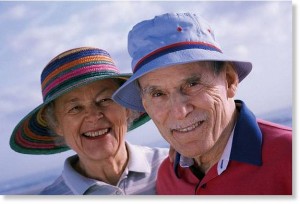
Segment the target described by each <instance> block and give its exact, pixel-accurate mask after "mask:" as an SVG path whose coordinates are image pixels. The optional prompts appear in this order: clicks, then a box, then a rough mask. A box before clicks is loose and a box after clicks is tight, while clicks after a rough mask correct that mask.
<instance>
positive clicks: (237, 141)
mask: <svg viewBox="0 0 300 204" xmlns="http://www.w3.org/2000/svg"><path fill="white" fill-rule="evenodd" d="M235 102H236V107H237V109H238V110H239V116H238V119H237V122H236V125H235V128H234V130H233V131H232V133H231V136H230V137H229V140H228V142H227V145H226V147H225V149H224V152H223V154H222V157H221V159H220V160H219V162H218V167H217V168H218V174H219V175H220V174H221V173H222V172H223V171H224V170H225V169H226V168H227V165H228V162H229V160H236V161H240V162H244V163H250V164H253V165H258V166H259V165H261V163H262V160H261V154H262V153H261V148H262V133H261V130H260V128H259V126H258V124H257V121H256V117H255V116H254V114H253V113H252V112H251V111H250V110H249V109H248V107H247V106H246V105H245V103H244V102H243V101H241V100H236V101H235ZM193 164H194V161H193V159H191V158H188V157H184V156H182V155H180V154H179V153H177V154H176V158H175V162H174V170H175V174H176V175H177V176H178V171H177V166H178V165H180V166H181V167H184V168H187V167H189V166H191V165H193Z"/></svg>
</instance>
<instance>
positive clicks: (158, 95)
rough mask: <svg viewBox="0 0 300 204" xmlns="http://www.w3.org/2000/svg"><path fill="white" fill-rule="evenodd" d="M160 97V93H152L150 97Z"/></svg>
mask: <svg viewBox="0 0 300 204" xmlns="http://www.w3.org/2000/svg"><path fill="white" fill-rule="evenodd" d="M162 95H163V93H162V92H154V93H151V96H152V97H160V96H162Z"/></svg>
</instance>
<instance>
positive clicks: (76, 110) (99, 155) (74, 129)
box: [55, 79, 128, 160]
mask: <svg viewBox="0 0 300 204" xmlns="http://www.w3.org/2000/svg"><path fill="white" fill-rule="evenodd" d="M118 87H119V85H118V84H117V83H116V82H115V81H113V80H112V79H105V80H101V81H97V82H93V83H91V84H88V85H86V86H83V87H79V88H77V89H75V90H73V91H71V92H69V93H67V94H64V95H63V96H61V97H59V98H58V99H56V101H55V115H56V117H57V122H58V125H57V128H56V133H57V134H59V135H61V136H63V137H64V138H65V141H66V143H67V145H68V146H69V147H70V148H71V149H73V150H74V151H75V152H76V153H77V154H78V155H79V157H80V158H81V159H88V160H104V159H109V158H114V157H115V155H116V154H117V153H118V152H119V151H120V150H121V148H124V146H125V134H126V132H127V117H128V111H127V110H126V109H125V108H123V107H121V106H119V105H118V104H116V103H115V102H114V101H113V100H112V99H111V96H112V94H113V93H114V92H115V91H116V90H117V88H118Z"/></svg>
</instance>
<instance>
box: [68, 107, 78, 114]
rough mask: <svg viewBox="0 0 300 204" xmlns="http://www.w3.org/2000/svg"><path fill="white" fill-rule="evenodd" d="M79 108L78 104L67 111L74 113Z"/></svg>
mask: <svg viewBox="0 0 300 204" xmlns="http://www.w3.org/2000/svg"><path fill="white" fill-rule="evenodd" d="M80 110H81V107H80V106H74V107H71V108H70V109H69V110H68V113H71V114H75V113H78V112H79V111H80Z"/></svg>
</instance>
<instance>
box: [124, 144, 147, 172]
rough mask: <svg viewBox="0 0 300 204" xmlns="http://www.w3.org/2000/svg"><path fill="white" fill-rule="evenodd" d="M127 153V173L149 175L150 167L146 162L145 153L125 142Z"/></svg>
mask: <svg viewBox="0 0 300 204" xmlns="http://www.w3.org/2000/svg"><path fill="white" fill-rule="evenodd" d="M126 146H127V150H128V153H129V161H128V165H127V168H128V171H133V172H139V173H151V167H150V164H149V162H148V160H147V155H146V152H145V151H144V150H143V149H142V148H140V147H139V146H136V145H132V144H130V143H128V142H126Z"/></svg>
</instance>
